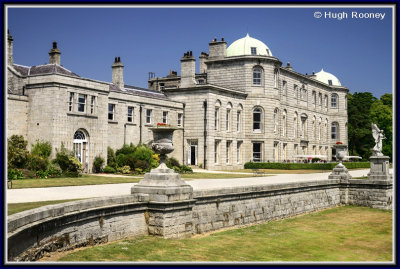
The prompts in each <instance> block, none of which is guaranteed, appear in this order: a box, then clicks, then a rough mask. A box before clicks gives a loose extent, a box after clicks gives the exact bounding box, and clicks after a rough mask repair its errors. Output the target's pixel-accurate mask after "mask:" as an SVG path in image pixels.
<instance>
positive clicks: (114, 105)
mask: <svg viewBox="0 0 400 269" xmlns="http://www.w3.org/2000/svg"><path fill="white" fill-rule="evenodd" d="M107 107H108V109H107V111H108V117H107V119H108V120H109V121H115V108H116V104H113V103H108V106H107ZM110 108H111V111H110ZM110 116H112V117H111V118H110Z"/></svg>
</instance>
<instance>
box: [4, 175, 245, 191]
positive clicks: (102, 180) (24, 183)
mask: <svg viewBox="0 0 400 269" xmlns="http://www.w3.org/2000/svg"><path fill="white" fill-rule="evenodd" d="M251 176H252V175H241V174H217V173H216V174H213V173H193V174H182V175H181V177H182V178H183V179H186V180H190V179H210V178H215V179H222V178H243V177H251ZM142 178H143V176H135V177H133V176H110V177H108V176H97V175H96V176H95V175H82V177H63V178H46V179H38V178H35V179H18V180H13V184H12V186H13V189H22V188H46V187H63V186H83V185H99V184H117V183H137V182H139V181H140V180H141V179H142Z"/></svg>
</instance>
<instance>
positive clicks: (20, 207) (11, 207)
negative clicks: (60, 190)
mask: <svg viewBox="0 0 400 269" xmlns="http://www.w3.org/2000/svg"><path fill="white" fill-rule="evenodd" d="M76 200H82V199H70V200H57V201H41V202H31V203H15V204H7V208H8V210H7V215H12V214H15V213H18V212H22V211H25V210H29V209H33V208H37V207H41V206H45V205H54V204H61V203H66V202H71V201H76Z"/></svg>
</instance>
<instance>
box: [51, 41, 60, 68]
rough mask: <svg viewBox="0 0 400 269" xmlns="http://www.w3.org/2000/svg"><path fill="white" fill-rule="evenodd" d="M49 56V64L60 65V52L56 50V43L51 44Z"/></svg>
mask: <svg viewBox="0 0 400 269" xmlns="http://www.w3.org/2000/svg"><path fill="white" fill-rule="evenodd" d="M49 55H50V60H49V62H50V64H57V65H60V55H61V52H60V50H59V49H58V48H57V42H53V48H52V49H51V50H50V52H49Z"/></svg>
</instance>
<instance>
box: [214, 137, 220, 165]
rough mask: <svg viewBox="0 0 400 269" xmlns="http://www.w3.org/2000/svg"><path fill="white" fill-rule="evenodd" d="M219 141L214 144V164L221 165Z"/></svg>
mask: <svg viewBox="0 0 400 269" xmlns="http://www.w3.org/2000/svg"><path fill="white" fill-rule="evenodd" d="M219 142H220V141H219V140H215V143H214V163H219Z"/></svg>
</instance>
